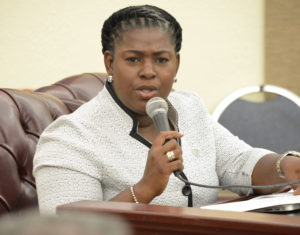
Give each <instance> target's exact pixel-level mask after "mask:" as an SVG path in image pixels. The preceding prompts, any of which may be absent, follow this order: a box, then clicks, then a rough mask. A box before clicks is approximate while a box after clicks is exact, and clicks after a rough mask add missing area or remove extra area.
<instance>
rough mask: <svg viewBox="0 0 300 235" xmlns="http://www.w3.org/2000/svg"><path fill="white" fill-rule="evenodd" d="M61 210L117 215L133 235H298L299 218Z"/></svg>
mask: <svg viewBox="0 0 300 235" xmlns="http://www.w3.org/2000/svg"><path fill="white" fill-rule="evenodd" d="M61 210H79V211H89V212H97V213H110V214H117V215H120V216H122V217H123V218H125V219H126V220H127V221H128V222H129V223H130V224H131V225H132V227H133V229H134V231H135V233H134V234H173V235H174V234H239V235H240V234H297V235H299V234H300V217H299V216H286V215H275V214H266V213H254V212H230V211H217V210H205V209H199V208H186V207H172V206H158V205H148V204H134V203H125V202H100V201H80V202H74V203H70V204H66V205H62V206H59V207H58V208H57V212H58V213H59V212H60V211H61Z"/></svg>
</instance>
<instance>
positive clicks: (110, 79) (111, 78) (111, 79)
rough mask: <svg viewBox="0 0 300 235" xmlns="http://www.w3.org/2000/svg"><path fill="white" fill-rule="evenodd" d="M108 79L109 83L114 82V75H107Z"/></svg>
mask: <svg viewBox="0 0 300 235" xmlns="http://www.w3.org/2000/svg"><path fill="white" fill-rule="evenodd" d="M107 81H108V82H109V83H112V81H113V77H112V76H111V75H108V77H107Z"/></svg>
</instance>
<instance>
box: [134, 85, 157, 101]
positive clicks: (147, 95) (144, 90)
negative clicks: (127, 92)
mask: <svg viewBox="0 0 300 235" xmlns="http://www.w3.org/2000/svg"><path fill="white" fill-rule="evenodd" d="M136 92H137V94H138V96H139V97H140V98H141V99H144V100H148V99H151V98H152V97H154V96H156V94H157V88H156V87H155V86H140V87H138V88H137V89H136Z"/></svg>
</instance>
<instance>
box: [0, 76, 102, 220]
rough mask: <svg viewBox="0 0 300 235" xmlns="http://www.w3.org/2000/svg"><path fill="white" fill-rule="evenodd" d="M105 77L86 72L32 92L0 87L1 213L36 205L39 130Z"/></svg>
mask: <svg viewBox="0 0 300 235" xmlns="http://www.w3.org/2000/svg"><path fill="white" fill-rule="evenodd" d="M106 77H107V75H106V74H104V73H84V74H80V75H75V76H71V77H68V78H65V79H63V80H61V81H59V82H57V83H55V84H53V85H51V86H47V87H42V88H39V89H37V90H35V91H33V92H28V91H22V90H17V89H0V112H1V115H0V215H2V214H5V213H7V212H12V211H18V210H21V209H25V208H28V207H36V206H37V194H36V188H35V180H34V177H33V176H32V161H33V156H34V152H35V148H36V144H37V141H38V139H39V137H40V134H41V133H42V131H43V130H44V129H45V128H46V127H47V126H48V125H49V124H50V123H51V122H52V121H54V120H55V119H56V118H58V117H59V116H61V115H63V114H69V113H71V112H73V111H74V110H76V109H77V108H78V107H79V106H80V105H82V104H83V103H85V102H87V101H89V100H90V99H91V98H93V97H94V96H96V95H97V93H98V92H99V91H100V90H101V89H102V88H103V86H104V84H105V81H106Z"/></svg>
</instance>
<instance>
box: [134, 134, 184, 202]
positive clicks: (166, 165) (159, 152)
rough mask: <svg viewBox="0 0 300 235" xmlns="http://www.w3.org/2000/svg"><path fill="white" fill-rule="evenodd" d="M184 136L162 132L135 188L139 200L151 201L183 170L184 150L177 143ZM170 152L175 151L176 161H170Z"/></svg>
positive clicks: (154, 143) (151, 150) (150, 152)
mask: <svg viewBox="0 0 300 235" xmlns="http://www.w3.org/2000/svg"><path fill="white" fill-rule="evenodd" d="M182 136H183V134H181V133H178V132H176V131H166V132H161V133H160V134H159V135H158V137H157V138H156V139H155V140H154V142H153V145H152V147H151V149H150V150H149V153H148V158H147V163H146V166H145V171H144V175H143V177H142V179H141V180H140V181H139V182H138V183H137V184H136V185H135V186H134V190H135V193H136V195H137V197H138V198H145V199H146V201H145V202H148V201H151V200H152V199H153V198H154V197H156V196H158V195H160V194H161V193H162V192H163V191H164V190H165V188H166V186H167V184H168V182H169V177H170V175H171V174H172V173H173V172H174V171H176V170H179V171H180V172H181V171H182V170H183V159H182V149H181V147H180V146H179V144H178V143H177V141H176V138H181V137H182ZM167 140H169V141H167ZM166 141H167V142H166ZM169 151H173V153H174V155H175V160H173V161H170V160H169V159H168V157H167V152H169ZM145 196H146V197H145ZM147 198H148V200H147Z"/></svg>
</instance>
